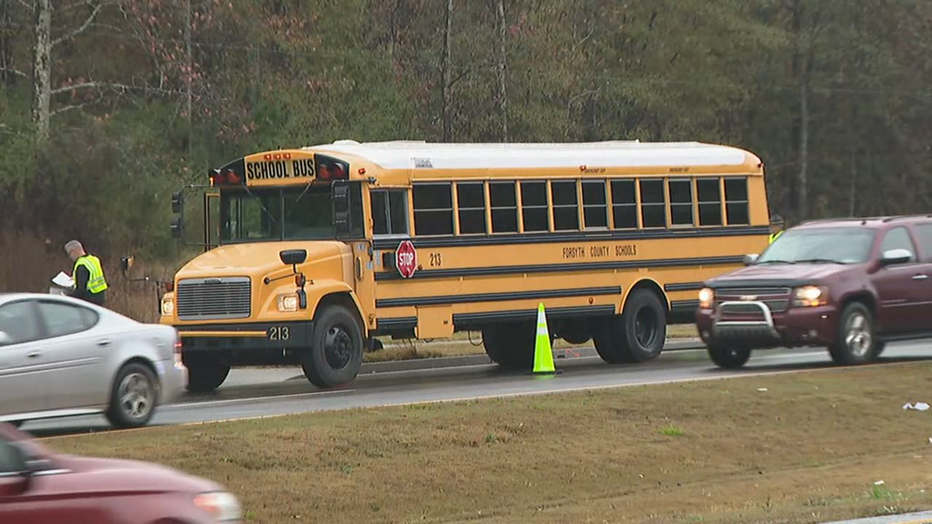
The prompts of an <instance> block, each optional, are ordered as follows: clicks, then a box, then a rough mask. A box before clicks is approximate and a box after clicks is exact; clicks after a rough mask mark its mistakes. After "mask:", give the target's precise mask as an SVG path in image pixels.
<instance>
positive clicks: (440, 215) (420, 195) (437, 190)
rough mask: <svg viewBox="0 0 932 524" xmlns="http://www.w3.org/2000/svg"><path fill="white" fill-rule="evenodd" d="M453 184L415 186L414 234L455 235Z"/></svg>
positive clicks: (413, 190)
mask: <svg viewBox="0 0 932 524" xmlns="http://www.w3.org/2000/svg"><path fill="white" fill-rule="evenodd" d="M451 185H452V184H449V183H446V184H445V183H440V184H414V186H413V188H412V193H413V194H414V233H415V234H416V235H418V236H421V235H452V234H453V199H452V191H451V189H452V187H451Z"/></svg>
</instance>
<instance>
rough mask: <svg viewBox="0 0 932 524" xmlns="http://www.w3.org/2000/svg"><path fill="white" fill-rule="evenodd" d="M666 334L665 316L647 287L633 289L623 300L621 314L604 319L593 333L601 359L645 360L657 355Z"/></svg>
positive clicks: (661, 348) (614, 361) (617, 361)
mask: <svg viewBox="0 0 932 524" xmlns="http://www.w3.org/2000/svg"><path fill="white" fill-rule="evenodd" d="M666 336H667V318H666V311H665V310H664V307H663V304H661V303H660V299H659V298H657V295H656V294H654V293H652V292H650V291H648V290H646V289H639V290H636V291H634V292H633V293H632V294H631V296H629V297H628V300H627V302H625V309H624V312H623V313H622V314H621V315H616V316H614V317H611V318H609V319H607V320H606V321H605V323H604V324H603V325H602V329H601V330H599V333H598V334H597V335H596V336H595V337H594V341H595V349H596V351H598V353H599V356H600V357H602V360H604V361H606V362H609V363H612V364H615V363H619V362H644V361H647V360H652V359H655V358H657V357H658V356H660V352H661V351H662V350H663V344H664V342H665V341H666Z"/></svg>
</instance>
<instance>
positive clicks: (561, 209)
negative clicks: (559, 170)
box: [550, 180, 579, 231]
mask: <svg viewBox="0 0 932 524" xmlns="http://www.w3.org/2000/svg"><path fill="white" fill-rule="evenodd" d="M550 192H551V193H552V194H553V196H552V198H553V229H554V231H568V230H573V229H579V203H578V200H577V199H576V181H575V180H567V181H559V182H558V181H551V182H550Z"/></svg>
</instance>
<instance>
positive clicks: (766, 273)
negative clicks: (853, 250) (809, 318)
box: [706, 263, 855, 288]
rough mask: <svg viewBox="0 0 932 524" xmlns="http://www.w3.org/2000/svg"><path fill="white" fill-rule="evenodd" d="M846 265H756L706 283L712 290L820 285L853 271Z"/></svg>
mask: <svg viewBox="0 0 932 524" xmlns="http://www.w3.org/2000/svg"><path fill="white" fill-rule="evenodd" d="M854 267H855V266H853V265H844V264H806V263H801V264H756V265H751V266H748V267H743V268H741V269H737V270H735V271H732V272H730V273H725V274H724V275H721V276H717V277H715V278H713V279H710V280H708V281H706V285H708V286H709V287H712V288H718V287H730V286H744V285H786V286H800V285H806V284H819V283H822V282H824V281H825V280H829V279H833V278H836V277H838V276H839V275H841V274H843V273H846V272H849V271H851V270H852V269H853V268H854Z"/></svg>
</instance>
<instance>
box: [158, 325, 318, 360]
mask: <svg viewBox="0 0 932 524" xmlns="http://www.w3.org/2000/svg"><path fill="white" fill-rule="evenodd" d="M313 328H314V323H313V322H274V323H256V324H237V325H232V326H231V325H229V324H226V325H197V326H176V329H177V330H178V334H179V335H180V336H181V350H182V352H199V351H223V352H232V353H238V352H247V351H248V352H256V351H259V352H261V351H269V352H276V351H278V352H281V351H282V350H286V349H303V348H308V347H310V346H311V337H312V336H313V333H314V329H313Z"/></svg>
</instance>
